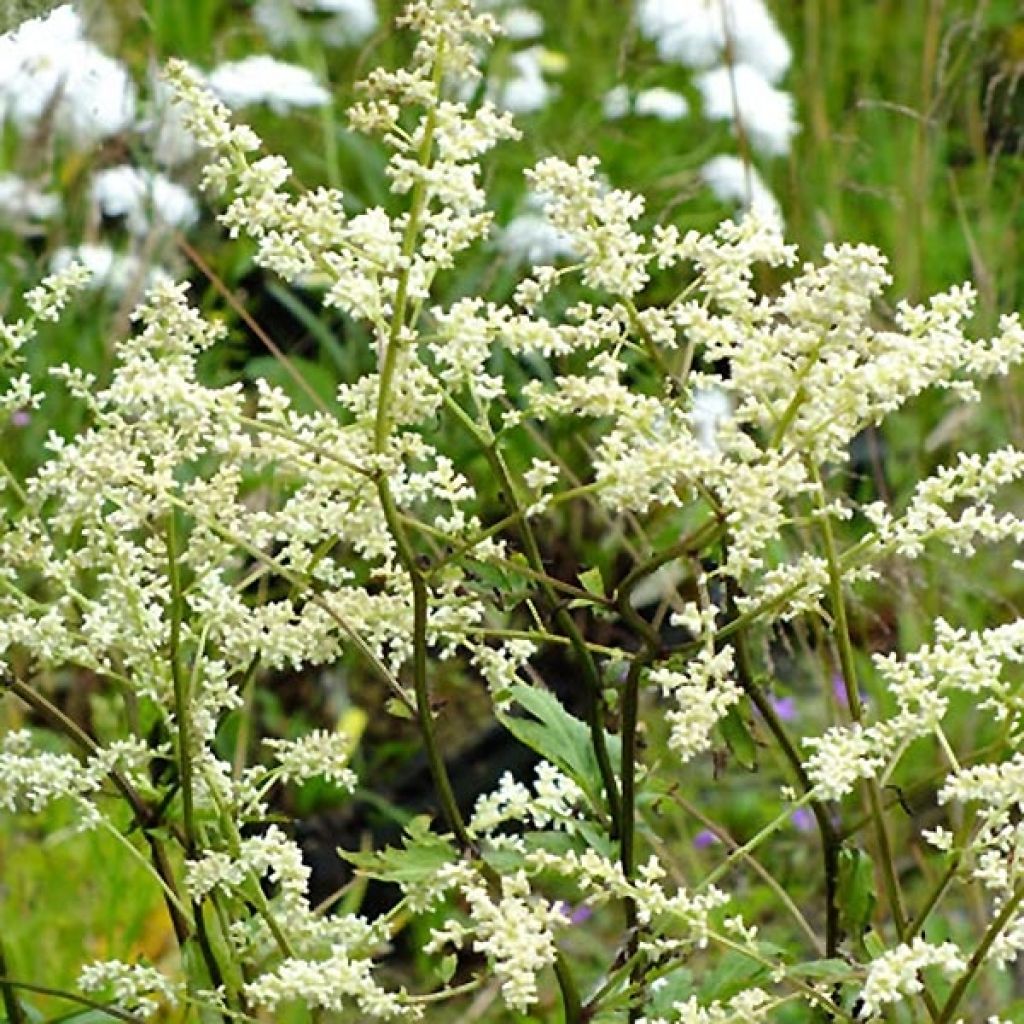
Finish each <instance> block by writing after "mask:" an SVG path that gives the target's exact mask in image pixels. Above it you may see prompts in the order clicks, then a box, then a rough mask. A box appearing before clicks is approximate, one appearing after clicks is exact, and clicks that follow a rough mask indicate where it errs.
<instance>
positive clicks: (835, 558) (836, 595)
mask: <svg viewBox="0 0 1024 1024" xmlns="http://www.w3.org/2000/svg"><path fill="white" fill-rule="evenodd" d="M810 469H811V474H812V477H813V479H814V481H815V483H816V484H817V490H818V506H819V508H820V510H821V513H822V516H821V533H822V539H823V541H824V545H825V560H826V562H827V563H828V580H829V582H828V593H829V603H830V605H831V606H832V616H833V619H834V621H835V635H836V643H837V644H838V647H839V666H840V670H841V672H842V677H843V687H844V689H845V691H846V702H847V706H848V707H849V709H850V717H851V718H852V719H853V721H854V722H855V723H860V722H862V721H863V718H864V711H863V708H862V706H861V701H860V688H859V685H858V682H857V665H856V661H855V659H854V654H853V640H852V638H851V633H850V622H849V617H848V616H847V612H846V598H845V596H844V594H843V576H842V563H841V560H840V557H839V553H838V548H837V545H836V539H835V533H834V531H833V530H832V520H831V517H830V516H829V514H828V511H827V508H826V502H825V488H824V484H823V483H822V480H821V476H820V474H819V473H818V469H817V467H816V466H811V467H810ZM865 788H866V790H867V798H868V809H869V811H870V814H871V820H872V823H873V825H874V831H875V842H876V845H877V847H878V855H879V861H880V862H881V868H882V881H883V884H884V885H885V892H886V899H887V901H888V903H889V909H890V911H891V912H892V917H893V923H894V924H895V925H896V933H897V935H898V936H899V938H900V941H903V937H904V935H905V934H906V928H907V914H906V911H905V909H904V906H903V896H902V893H901V892H900V885H899V879H898V878H897V877H896V868H895V865H894V861H893V853H892V841H891V839H890V838H889V830H888V828H887V827H886V823H885V815H884V813H883V808H882V800H881V796H880V793H879V789H878V783H877V782H876V781H875V780H874V779H868V780H867V781H866V784H865Z"/></svg>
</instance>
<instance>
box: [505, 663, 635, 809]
mask: <svg viewBox="0 0 1024 1024" xmlns="http://www.w3.org/2000/svg"><path fill="white" fill-rule="evenodd" d="M509 695H510V696H511V697H512V699H513V700H515V701H516V702H517V703H518V704H519V706H520V707H522V708H523V709H524V710H525V711H528V712H529V713H530V714H531V715H532V716H533V718H521V717H518V716H513V715H509V714H507V713H505V712H498V718H499V720H500V721H501V724H502V725H504V726H505V728H506V729H508V731H509V732H510V733H512V735H513V736H515V737H516V739H518V740H519V741H520V742H521V743H525V744H526V746H528V747H529V748H530V749H531V750H535V751H536V752H537V753H538V754H540V755H541V757H543V758H546V759H547V760H548V761H550V762H551V763H552V764H554V765H556V766H557V767H558V768H561V770H562V771H563V772H565V774H566V775H568V776H569V777H570V778H571V779H572V780H573V781H574V782H575V783H576V784H577V785H578V786H579V787H580V789H582V790H583V792H584V793H585V794H586V796H587V799H588V800H589V801H590V804H591V806H592V807H594V808H595V809H602V808H604V802H603V787H602V782H601V772H600V770H599V769H598V765H597V755H596V754H595V753H594V746H593V744H592V743H591V741H590V729H589V728H588V727H587V725H586V723H584V722H581V721H580V720H579V719H578V718H574V717H573V716H572V715H570V714H569V712H568V711H566V710H565V708H563V707H562V705H561V704H560V703H559V701H558V698H557V697H555V696H554V694H552V693H549V692H548V691H547V690H540V689H537V688H536V687H533V686H526V685H525V684H522V683H519V684H516V685H514V686H511V687H509ZM606 741H607V743H608V752H609V754H610V756H611V759H612V763H613V764H615V763H617V762H618V759H619V749H620V743H619V740H618V738H617V737H614V736H608V735H607V734H606Z"/></svg>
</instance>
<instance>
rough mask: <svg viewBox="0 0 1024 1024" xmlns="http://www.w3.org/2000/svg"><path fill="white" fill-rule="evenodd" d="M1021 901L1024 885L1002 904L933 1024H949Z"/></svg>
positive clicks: (1023, 895) (1023, 894)
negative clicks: (994, 943) (993, 944)
mask: <svg viewBox="0 0 1024 1024" xmlns="http://www.w3.org/2000/svg"><path fill="white" fill-rule="evenodd" d="M1022 899H1024V885H1021V886H1019V887H1018V888H1017V889H1015V890H1014V891H1013V893H1011V894H1010V896H1009V897H1007V900H1006V902H1005V903H1004V904H1003V909H1002V910H1000V911H999V914H998V916H997V917H996V919H995V920H994V921H993V922H992V923H991V924H990V925H989V926H988V930H987V931H986V932H985V934H984V936H982V939H981V942H980V943H979V944H978V948H977V949H975V951H974V954H973V955H972V956H971V959H970V960H969V961H968V963H967V968H966V970H965V971H964V973H963V974H961V975H960V977H959V978H958V979H957V982H956V984H955V985H954V986H953V988H952V989H951V990H950V993H949V995H948V996H947V997H946V1001H945V1003H943V1004H942V1009H940V1010H939V1013H938V1016H937V1017H936V1018H935V1024H949V1022H950V1021H951V1020H952V1019H953V1014H954V1013H955V1012H956V1008H957V1006H958V1005H959V1004H960V1000H961V999H963V997H964V993H965V992H966V991H967V987H968V986H969V985H970V983H971V982H972V981H973V980H974V976H975V975H976V974H977V973H978V971H979V969H980V968H981V965H982V964H983V963H984V962H985V957H986V956H987V955H988V951H989V949H991V948H992V943H993V942H995V941H996V939H998V938H999V934H1000V932H1002V930H1003V928H1005V927H1006V925H1007V924H1008V923H1009V921H1010V918H1011V917H1013V915H1014V914H1015V913H1016V911H1017V908H1018V907H1019V906H1020V903H1021V900H1022Z"/></svg>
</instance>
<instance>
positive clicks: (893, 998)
mask: <svg viewBox="0 0 1024 1024" xmlns="http://www.w3.org/2000/svg"><path fill="white" fill-rule="evenodd" d="M966 966H967V963H966V961H965V960H964V958H963V957H962V956H961V954H960V950H959V949H958V948H957V947H956V946H955V945H954V944H953V943H952V942H943V943H942V944H941V945H938V946H937V945H934V944H932V943H930V942H926V941H925V940H924V939H921V938H917V939H914V941H913V942H911V943H909V944H907V943H903V944H901V945H899V946H896V947H895V948H894V949H890V950H889V951H888V952H886V953H883V954H882V955H881V956H880V957H878V958H876V959H875V960H872V961H871V964H870V965H869V966H868V976H867V978H866V980H865V982H864V988H863V990H862V991H861V999H862V1000H863V1003H862V1005H863V1014H864V1017H865V1018H866V1019H875V1018H877V1017H878V1014H879V1012H880V1011H881V1010H883V1009H884V1007H885V1005H886V1004H887V1003H899V1002H902V1001H903V999H904V997H906V996H910V995H913V994H915V993H917V992H920V991H922V989H923V988H924V982H923V981H922V980H921V971H923V970H925V969H927V968H929V967H934V968H936V969H938V970H939V971H941V972H942V973H943V974H945V975H947V976H949V977H955V976H956V975H958V974H959V973H960V972H961V971H963V970H964V968H966Z"/></svg>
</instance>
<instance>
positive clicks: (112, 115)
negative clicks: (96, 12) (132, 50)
mask: <svg viewBox="0 0 1024 1024" xmlns="http://www.w3.org/2000/svg"><path fill="white" fill-rule="evenodd" d="M44 117H46V118H51V119H52V123H53V126H54V128H55V130H56V131H57V132H58V133H59V134H60V135H61V136H63V137H64V138H66V139H68V140H69V141H71V142H72V143H73V144H74V145H75V146H77V147H80V148H87V147H89V146H92V145H94V144H95V143H97V142H99V141H101V140H102V139H106V138H109V137H110V136H112V135H117V134H118V133H119V132H122V131H124V130H125V129H127V128H129V127H130V126H131V124H132V122H133V120H134V117H135V87H134V85H133V83H132V80H131V78H130V76H129V74H128V71H127V70H126V68H125V67H124V65H123V64H121V63H120V61H117V60H114V59H113V58H112V57H108V56H107V55H106V54H104V53H103V52H102V51H101V50H100V49H99V48H98V47H97V46H96V45H95V44H94V43H92V42H90V41H89V40H88V39H86V38H85V37H84V35H83V26H82V21H81V18H80V17H79V16H78V14H77V13H76V12H75V10H74V9H73V8H72V7H71V5H70V4H65V5H63V6H61V7H58V8H57V9H56V10H54V11H52V12H51V13H50V14H49V15H47V16H46V17H43V18H32V19H30V20H28V21H26V22H23V23H22V24H21V25H19V26H18V27H17V29H15V30H14V31H13V32H8V33H6V34H4V35H3V36H0V118H2V119H3V120H5V121H7V120H10V121H13V122H14V123H15V124H16V125H17V127H18V128H19V130H21V131H31V130H32V129H34V128H35V127H36V125H37V124H38V123H39V122H40V121H41V120H42V119H43V118H44Z"/></svg>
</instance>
